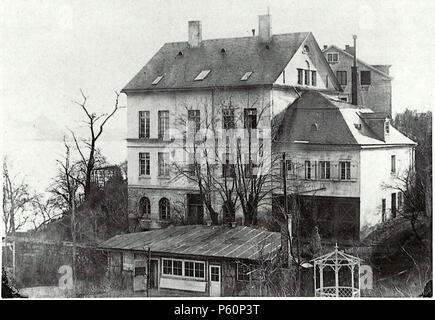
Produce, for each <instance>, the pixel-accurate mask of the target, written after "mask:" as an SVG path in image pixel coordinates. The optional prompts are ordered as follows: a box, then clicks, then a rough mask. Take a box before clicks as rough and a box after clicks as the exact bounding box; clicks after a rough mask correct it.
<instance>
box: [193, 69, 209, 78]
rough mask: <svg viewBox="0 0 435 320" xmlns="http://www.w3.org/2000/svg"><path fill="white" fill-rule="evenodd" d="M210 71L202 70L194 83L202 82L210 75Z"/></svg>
mask: <svg viewBox="0 0 435 320" xmlns="http://www.w3.org/2000/svg"><path fill="white" fill-rule="evenodd" d="M210 71H211V70H202V71H201V72H200V73H199V74H198V75H197V76H196V78H195V80H194V81H202V80H204V79H205V78H206V77H207V76H208V74H209V73H210Z"/></svg>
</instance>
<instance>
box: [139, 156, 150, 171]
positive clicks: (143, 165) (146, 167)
mask: <svg viewBox="0 0 435 320" xmlns="http://www.w3.org/2000/svg"><path fill="white" fill-rule="evenodd" d="M139 175H141V176H144V175H146V176H149V175H150V154H149V152H140V153H139Z"/></svg>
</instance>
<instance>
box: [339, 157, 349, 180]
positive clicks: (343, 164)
mask: <svg viewBox="0 0 435 320" xmlns="http://www.w3.org/2000/svg"><path fill="white" fill-rule="evenodd" d="M340 180H350V161H340Z"/></svg>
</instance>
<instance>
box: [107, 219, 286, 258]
mask: <svg viewBox="0 0 435 320" xmlns="http://www.w3.org/2000/svg"><path fill="white" fill-rule="evenodd" d="M280 245H281V235H280V234H279V233H278V232H270V231H266V230H261V229H254V228H250V227H241V226H239V227H234V228H230V227H222V226H211V227H209V226H204V225H189V226H170V227H168V228H165V229H159V230H152V231H146V232H138V233H129V234H122V235H117V236H115V237H113V238H111V239H109V240H107V241H105V242H103V243H102V244H101V245H100V246H99V247H100V248H101V249H117V250H144V251H145V250H148V248H150V250H151V252H158V253H167V254H177V255H180V254H181V255H187V256H189V255H190V256H192V255H194V256H207V257H216V258H233V259H251V260H255V259H258V258H259V252H260V251H262V254H263V255H265V256H268V255H269V254H272V253H274V252H275V251H276V250H278V249H279V247H280Z"/></svg>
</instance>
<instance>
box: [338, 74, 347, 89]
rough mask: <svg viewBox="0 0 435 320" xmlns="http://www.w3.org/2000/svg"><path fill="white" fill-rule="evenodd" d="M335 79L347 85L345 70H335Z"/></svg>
mask: <svg viewBox="0 0 435 320" xmlns="http://www.w3.org/2000/svg"><path fill="white" fill-rule="evenodd" d="M337 80H338V83H339V84H340V85H343V86H345V85H347V71H337Z"/></svg>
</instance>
